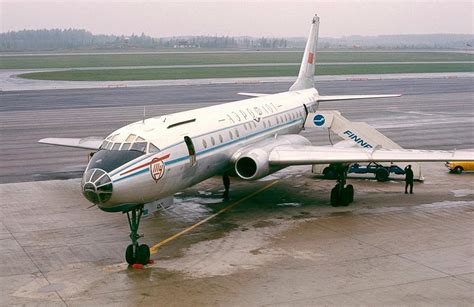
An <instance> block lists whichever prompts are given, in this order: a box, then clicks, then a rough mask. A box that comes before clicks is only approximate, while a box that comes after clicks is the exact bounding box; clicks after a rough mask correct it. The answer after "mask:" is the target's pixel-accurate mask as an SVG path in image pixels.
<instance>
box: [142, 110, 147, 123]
mask: <svg viewBox="0 0 474 307" xmlns="http://www.w3.org/2000/svg"><path fill="white" fill-rule="evenodd" d="M145 118H146V106H143V121H142V123H145Z"/></svg>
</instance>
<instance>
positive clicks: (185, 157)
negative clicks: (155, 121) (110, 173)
mask: <svg viewBox="0 0 474 307" xmlns="http://www.w3.org/2000/svg"><path fill="white" fill-rule="evenodd" d="M299 121H302V119H301V118H300V119H296V120H292V121H290V122H288V123H285V124H281V125H278V126H274V127H271V128H267V129H264V130H261V131H259V132H255V133H253V134H249V135H247V136H243V137H241V138H236V139H235V140H232V141H229V142H226V143H222V144H220V145H217V146H214V147H211V148H207V149H204V150H202V151H199V152H197V153H196V155H197V156H199V155H202V154H206V153H208V152H211V151H214V150H217V149H220V148H222V147H225V146H229V145H232V144H235V143H238V142H241V141H244V140H246V139H249V138H252V137H254V136H257V135H259V134H263V133H266V132H269V131H271V130H275V129H278V128H282V127H284V126H288V125H292V124H294V123H297V122H299ZM222 130H224V129H222ZM213 133H215V131H213V132H210V133H207V134H202V135H200V136H199V137H202V136H206V135H210V134H213ZM181 143H182V142H180V143H177V144H175V145H174V146H177V145H179V144H181ZM168 148H171V147H168ZM187 159H189V156H182V157H179V158H176V159H173V160H169V161H165V165H171V164H175V163H178V162H181V161H184V160H187ZM135 164H136V163H135ZM135 164H133V165H135ZM133 165H131V166H133ZM148 169H149V168H148V167H147V168H145V169H142V170H139V171H137V172H135V173H132V174H130V175H127V176H125V177H122V178H119V179H117V180H114V181H113V182H118V181H122V180H124V179H127V178H130V177H133V176H136V175H139V174H142V173H144V172H146V171H147V170H148Z"/></svg>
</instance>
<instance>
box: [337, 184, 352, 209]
mask: <svg viewBox="0 0 474 307" xmlns="http://www.w3.org/2000/svg"><path fill="white" fill-rule="evenodd" d="M351 197H352V195H351V191H350V190H349V189H348V188H347V187H345V188H344V189H343V190H342V193H341V201H340V203H341V206H344V207H346V206H349V204H350V203H351Z"/></svg>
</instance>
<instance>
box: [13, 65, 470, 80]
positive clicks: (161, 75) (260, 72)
mask: <svg viewBox="0 0 474 307" xmlns="http://www.w3.org/2000/svg"><path fill="white" fill-rule="evenodd" d="M298 69H299V67H298V65H295V66H270V67H268V66H251V67H232V68H228V67H204V68H147V69H97V70H68V71H53V72H37V73H27V74H22V75H19V77H22V78H28V79H41V80H68V81H125V80H173V79H197V78H236V77H278V76H296V75H297V74H298ZM472 71H474V65H473V64H459V63H450V64H438V63H427V64H395V65H387V64H373V65H372V64H369V65H357V64H354V65H324V66H319V67H317V69H316V74H317V75H341V74H385V73H431V72H472Z"/></svg>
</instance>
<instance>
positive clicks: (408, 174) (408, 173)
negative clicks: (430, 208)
mask: <svg viewBox="0 0 474 307" xmlns="http://www.w3.org/2000/svg"><path fill="white" fill-rule="evenodd" d="M408 186H410V194H413V170H412V169H411V165H410V164H408V165H407V167H405V194H408Z"/></svg>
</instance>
